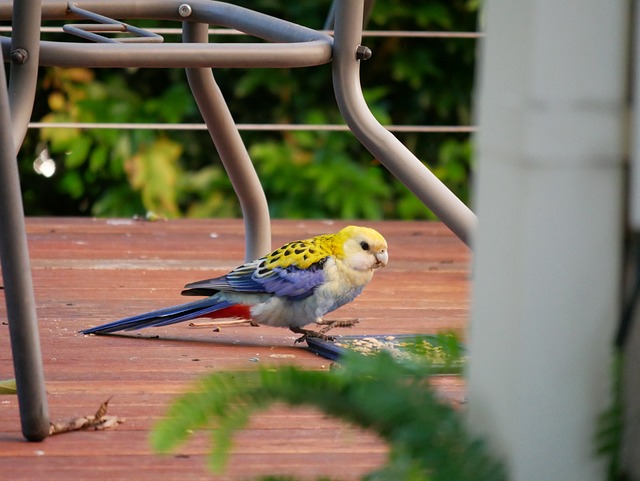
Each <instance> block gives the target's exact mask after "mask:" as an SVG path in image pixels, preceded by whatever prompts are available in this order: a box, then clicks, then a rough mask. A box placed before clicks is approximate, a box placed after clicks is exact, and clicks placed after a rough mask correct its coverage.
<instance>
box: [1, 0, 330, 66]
mask: <svg viewBox="0 0 640 481" xmlns="http://www.w3.org/2000/svg"><path fill="white" fill-rule="evenodd" d="M18 3H19V2H18ZM78 3H79V5H80V6H81V7H82V8H84V9H87V10H91V11H93V12H95V13H98V14H100V15H104V16H108V17H112V18H127V19H136V18H145V19H148V18H155V19H163V20H179V21H189V22H197V23H208V24H210V25H217V26H221V27H229V28H234V29H237V30H239V31H241V32H244V33H246V34H248V35H251V36H254V37H257V38H260V39H263V40H266V41H268V42H275V43H271V44H269V43H241V44H213V45H212V44H206V43H203V44H200V45H193V44H192V45H185V44H179V43H163V44H144V45H141V44H131V43H127V44H122V43H118V44H96V43H77V42H46V41H44V42H41V51H40V62H41V65H46V66H52V65H55V66H60V67H112V68H119V67H157V68H187V67H279V68H291V67H308V66H313V65H321V64H324V63H328V62H330V61H331V53H332V51H331V48H332V45H333V39H332V38H331V37H330V36H329V35H327V34H324V33H321V32H317V31H316V30H313V29H310V28H307V27H303V26H301V25H297V24H294V23H291V22H287V21H286V20H281V19H279V18H275V17H271V16H269V15H265V14H263V13H259V12H255V11H253V10H249V9H246V8H243V7H239V6H237V5H230V4H227V3H223V2H212V1H208V0H167V1H163V2H158V1H157V0H129V1H126V0H110V1H104V0H84V1H79V2H78ZM185 5H187V6H188V7H189V9H188V11H189V12H190V13H189V14H188V15H187V17H184V16H183V15H181V14H180V10H179V9H180V7H181V6H185ZM10 13H11V2H9V1H8V0H0V20H1V19H4V18H10ZM42 18H43V19H44V20H71V19H74V18H75V16H74V15H73V14H72V13H69V12H68V10H67V2H66V1H65V0H46V1H45V2H44V4H43V13H42ZM0 42H1V43H2V47H3V49H4V52H5V55H8V54H9V51H10V46H9V42H10V39H9V38H1V37H0Z"/></svg>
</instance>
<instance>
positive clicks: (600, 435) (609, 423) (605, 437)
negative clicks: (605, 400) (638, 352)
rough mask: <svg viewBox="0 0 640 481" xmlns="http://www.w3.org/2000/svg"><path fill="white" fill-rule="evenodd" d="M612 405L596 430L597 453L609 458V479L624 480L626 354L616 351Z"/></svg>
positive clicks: (601, 418) (599, 420)
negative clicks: (622, 461)
mask: <svg viewBox="0 0 640 481" xmlns="http://www.w3.org/2000/svg"><path fill="white" fill-rule="evenodd" d="M612 366H613V367H612V379H613V386H612V394H613V396H612V400H611V405H610V406H609V407H608V409H607V410H606V411H604V412H603V413H602V414H601V415H600V416H599V418H598V423H597V432H596V453H597V454H598V455H599V456H602V457H604V458H605V459H606V460H607V464H608V466H607V480H608V481H624V480H626V479H627V476H626V475H625V474H624V473H623V471H622V468H621V466H620V454H621V447H622V436H623V431H624V425H623V417H624V409H623V402H622V387H623V386H622V378H623V366H624V355H623V354H622V353H621V352H618V353H616V355H615V357H614V359H613V365H612Z"/></svg>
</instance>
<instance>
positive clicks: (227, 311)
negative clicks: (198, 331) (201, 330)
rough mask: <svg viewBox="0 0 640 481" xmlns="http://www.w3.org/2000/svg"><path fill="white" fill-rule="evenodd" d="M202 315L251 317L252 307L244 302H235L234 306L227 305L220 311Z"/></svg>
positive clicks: (214, 317) (212, 316)
mask: <svg viewBox="0 0 640 481" xmlns="http://www.w3.org/2000/svg"><path fill="white" fill-rule="evenodd" d="M201 317H208V318H210V319H224V318H240V319H251V311H250V307H249V306H247V305H244V304H234V305H233V306H229V307H225V308H224V309H220V310H219V311H215V312H212V313H210V314H205V315H204V316H201Z"/></svg>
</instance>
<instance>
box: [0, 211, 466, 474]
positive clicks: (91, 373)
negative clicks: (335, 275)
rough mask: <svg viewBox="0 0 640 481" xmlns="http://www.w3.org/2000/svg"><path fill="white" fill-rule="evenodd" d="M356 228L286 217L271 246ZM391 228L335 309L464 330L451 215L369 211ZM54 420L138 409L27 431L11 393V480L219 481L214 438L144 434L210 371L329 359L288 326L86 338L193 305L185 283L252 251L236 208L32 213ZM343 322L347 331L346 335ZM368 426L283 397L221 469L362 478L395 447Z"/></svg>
mask: <svg viewBox="0 0 640 481" xmlns="http://www.w3.org/2000/svg"><path fill="white" fill-rule="evenodd" d="M344 225H346V224H345V223H344V222H328V221H274V223H273V240H274V247H277V246H278V245H280V244H283V243H285V242H287V241H290V240H294V239H299V238H306V237H310V236H313V235H316V234H319V233H323V232H331V231H334V230H337V229H339V228H340V227H342V226H344ZM367 225H371V226H372V227H374V228H377V229H378V230H380V232H382V233H383V235H385V237H387V240H388V241H389V246H390V247H389V250H390V263H389V265H388V266H387V268H385V269H383V270H382V271H380V272H378V273H376V276H375V277H374V280H373V282H372V283H371V285H370V286H369V287H368V288H367V289H366V290H365V291H364V293H363V294H362V295H361V296H360V297H359V298H358V299H357V300H356V301H355V302H353V303H352V304H349V305H347V306H345V307H343V308H342V309H340V310H339V311H337V312H336V313H334V315H333V316H332V318H344V319H350V318H359V319H361V323H360V324H359V325H358V326H356V327H355V328H353V329H351V330H349V331H348V332H349V333H354V334H375V333H391V334H400V333H432V332H437V331H439V330H443V329H447V330H449V329H453V330H456V331H458V332H461V333H462V334H463V335H464V330H465V326H466V321H467V315H468V290H469V280H468V276H469V262H470V253H469V251H468V249H467V248H466V247H465V246H464V245H463V244H462V243H461V242H460V241H459V240H458V239H456V238H455V237H454V236H453V235H452V234H451V233H450V232H449V231H448V230H447V229H446V228H445V227H444V226H443V225H442V224H440V223H430V222H422V223H415V222H373V223H367ZM27 228H28V237H29V245H30V253H31V257H32V269H33V278H34V285H35V291H36V302H37V307H38V317H39V321H40V335H41V341H42V352H43V359H44V364H45V375H46V379H47V391H48V394H49V405H50V412H51V417H52V419H54V420H59V419H65V418H69V417H74V416H79V415H86V414H92V413H93V412H94V411H95V410H96V409H97V407H98V405H99V404H100V403H101V402H102V401H104V400H106V399H108V398H111V402H110V412H112V413H113V414H116V415H118V416H122V417H125V418H126V422H125V423H124V424H122V425H120V426H119V427H118V428H117V429H116V430H113V431H108V432H82V433H72V434H66V435H60V436H55V437H53V438H50V439H47V440H46V441H44V442H43V443H36V444H33V443H27V442H25V441H23V440H22V437H21V434H20V432H19V431H20V424H19V419H18V408H17V400H16V398H15V397H12V396H2V397H0V472H1V473H2V475H3V477H4V478H6V479H21V480H23V479H24V480H30V479H43V476H44V473H46V476H45V477H46V479H48V480H58V479H65V480H67V479H69V478H72V477H76V478H78V477H79V478H81V479H82V478H86V477H87V476H89V475H91V476H101V477H103V478H105V479H113V480H118V479H134V478H132V473H133V472H135V476H134V477H135V479H137V480H146V479H149V480H151V479H153V481H163V480H169V479H186V480H191V479H212V476H211V474H210V473H209V472H208V471H207V469H206V456H205V453H206V450H207V444H206V443H207V441H206V438H205V437H204V436H202V435H199V436H196V437H195V439H194V440H192V441H191V442H189V443H188V444H186V445H185V446H183V447H182V448H181V449H180V451H179V452H178V453H177V454H175V455H170V456H157V455H154V454H153V453H152V452H151V448H150V446H149V443H148V431H149V429H150V428H151V427H152V426H153V424H154V422H156V421H157V420H158V419H159V418H160V417H161V416H163V415H164V414H165V413H166V409H167V406H168V404H169V403H170V402H171V400H172V399H174V398H175V397H176V396H177V395H178V394H180V393H182V392H184V391H185V390H187V389H188V388H189V386H190V385H191V383H192V382H193V381H194V380H196V379H198V378H199V377H200V376H202V375H203V374H205V373H208V372H211V371H230V370H247V369H253V368H255V367H256V366H257V365H276V366H277V365H282V364H290V363H294V364H296V365H299V366H302V367H305V368H308V369H321V370H325V369H328V368H329V366H330V362H329V361H327V360H326V359H323V358H321V357H318V356H316V355H314V354H312V353H310V352H309V351H307V350H306V349H305V348H304V347H302V346H300V345H294V343H293V341H294V340H295V337H296V336H294V335H293V334H292V333H290V332H289V331H287V330H285V329H278V328H269V327H257V328H255V327H235V328H223V329H222V330H221V332H219V333H214V332H212V331H210V330H200V329H189V328H188V327H186V326H185V325H176V326H169V327H166V328H158V329H147V330H143V331H140V332H139V333H135V334H131V335H126V336H109V337H98V336H82V335H80V334H78V330H79V329H83V328H86V327H89V326H93V325H96V324H100V323H104V322H107V321H111V320H114V319H117V318H120V317H123V316H127V315H131V314H136V313H139V312H143V311H145V310H149V309H155V308H158V307H161V306H167V305H171V304H174V303H180V302H184V301H185V299H184V298H182V297H181V296H180V295H179V292H180V289H181V287H182V286H183V285H184V284H185V283H187V282H191V281H194V280H198V279H202V278H207V277H212V276H215V275H220V274H223V273H225V272H226V271H228V270H229V269H231V268H233V267H235V266H236V265H238V264H240V263H241V262H242V260H243V252H244V234H243V228H242V222H241V221H239V220H179V221H167V222H139V221H131V220H126V219H107V220H105V219H73V218H72V219H67V218H64V219H60V218H33V219H28V220H27ZM0 318H1V319H2V320H3V322H2V324H1V325H0V353H1V354H0V356H2V357H1V359H2V363H0V378H10V377H13V374H12V369H11V358H10V348H9V342H8V327H7V325H6V314H5V310H4V303H2V305H1V306H0ZM345 332H347V331H345ZM433 383H434V385H436V386H437V388H438V391H439V392H440V394H441V395H442V396H444V397H446V398H447V399H450V400H451V402H453V403H454V404H455V403H459V402H460V401H461V399H462V398H463V396H464V383H463V381H462V380H461V379H460V378H457V377H451V376H442V377H437V378H434V380H433ZM385 453H386V449H385V446H384V444H383V443H382V442H380V441H379V440H377V439H376V438H375V437H374V436H372V435H371V434H370V433H366V432H362V431H360V430H358V429H356V428H354V427H352V426H349V425H347V424H345V423H342V422H339V421H336V420H332V419H328V418H326V417H325V416H323V415H322V414H320V413H319V412H317V411H315V410H313V409H299V408H296V409H292V408H289V407H285V406H277V407H275V408H273V409H271V410H269V411H267V412H266V413H262V414H260V415H259V416H257V417H256V418H255V419H253V420H252V422H251V425H250V426H249V428H248V429H247V430H246V431H244V432H242V433H240V434H239V436H238V437H237V439H236V443H235V448H234V454H233V456H232V458H231V462H230V466H229V469H228V471H227V472H226V473H225V474H224V475H222V476H217V477H214V478H213V479H246V478H250V477H253V476H256V475H259V474H263V475H264V474H269V473H279V474H287V475H296V476H298V477H301V478H303V479H313V478H315V477H318V476H321V475H326V476H334V477H340V478H341V479H358V478H359V477H360V476H361V475H362V474H363V473H366V472H368V471H370V470H372V469H374V468H375V467H376V466H379V465H380V464H381V463H382V462H383V461H384V457H385Z"/></svg>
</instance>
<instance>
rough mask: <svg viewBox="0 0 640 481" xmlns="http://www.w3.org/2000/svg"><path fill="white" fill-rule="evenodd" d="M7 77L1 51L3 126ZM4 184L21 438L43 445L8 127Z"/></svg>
mask: <svg viewBox="0 0 640 481" xmlns="http://www.w3.org/2000/svg"><path fill="white" fill-rule="evenodd" d="M4 78H5V73H4V60H3V58H2V53H1V52H0V79H2V81H0V125H4V126H7V125H11V115H10V113H9V95H8V92H7V86H6V83H5V81H4ZM0 185H2V188H0V260H1V263H2V277H3V282H4V293H5V302H6V305H7V317H8V319H9V334H10V336H11V351H12V353H13V366H14V371H15V376H16V385H17V388H18V403H19V407H20V420H21V423H22V434H23V435H24V437H25V438H27V439H28V440H29V441H41V440H43V439H44V438H46V437H47V436H48V434H49V412H48V405H47V394H46V390H45V383H44V370H43V366H42V354H41V352H40V337H39V334H38V320H37V317H36V308H35V298H34V294H33V282H32V279H31V265H30V261H29V251H28V249H27V236H26V230H25V223H24V211H23V207H22V196H21V192H20V178H19V176H18V164H17V161H16V157H15V153H14V144H13V132H12V131H11V129H7V128H2V129H0Z"/></svg>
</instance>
